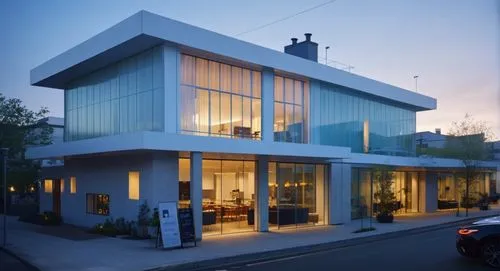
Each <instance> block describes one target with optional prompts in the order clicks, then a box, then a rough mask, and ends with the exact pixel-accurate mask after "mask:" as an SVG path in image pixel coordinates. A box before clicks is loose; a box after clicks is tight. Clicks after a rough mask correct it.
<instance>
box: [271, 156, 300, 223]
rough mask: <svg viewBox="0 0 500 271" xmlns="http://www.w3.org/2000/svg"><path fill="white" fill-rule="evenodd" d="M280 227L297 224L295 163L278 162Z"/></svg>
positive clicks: (278, 212) (278, 218) (278, 221)
mask: <svg viewBox="0 0 500 271" xmlns="http://www.w3.org/2000/svg"><path fill="white" fill-rule="evenodd" d="M277 167H278V174H277V178H278V208H277V214H276V218H277V224H278V228H280V227H287V226H295V224H296V223H295V217H296V203H297V187H296V185H295V165H294V164H289V163H278V164H277Z"/></svg>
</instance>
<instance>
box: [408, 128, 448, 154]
mask: <svg viewBox="0 0 500 271" xmlns="http://www.w3.org/2000/svg"><path fill="white" fill-rule="evenodd" d="M447 137H448V136H447V135H443V134H441V129H439V128H437V129H436V132H434V133H433V132H429V131H426V132H418V133H416V134H415V139H416V143H417V149H428V148H437V149H442V148H444V146H445V143H446V139H447Z"/></svg>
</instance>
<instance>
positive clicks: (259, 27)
mask: <svg viewBox="0 0 500 271" xmlns="http://www.w3.org/2000/svg"><path fill="white" fill-rule="evenodd" d="M335 1H337V0H330V1H328V2H324V3H322V4H319V5H316V6H314V7H311V8H308V9H304V10H302V11H299V12H297V13H295V14H292V15H288V16H286V17H283V18H281V19H278V20H276V21H272V22H270V23H267V24H263V25H261V26H258V27H255V28H252V29H250V30H247V31H244V32H241V33H238V34H236V35H234V36H235V37H238V36H241V35H245V34H248V33H250V32H254V31H257V30H260V29H262V28H266V27H268V26H270V25H273V24H276V23H279V22H283V21H286V20H288V19H291V18H293V17H296V16H298V15H301V14H304V13H306V12H309V11H311V10H314V9H317V8H320V7H323V6H326V5H329V4H331V3H333V2H335Z"/></svg>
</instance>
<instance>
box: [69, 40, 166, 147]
mask: <svg viewBox="0 0 500 271" xmlns="http://www.w3.org/2000/svg"><path fill="white" fill-rule="evenodd" d="M163 70H164V68H163V53H162V48H161V47H157V48H153V49H150V50H147V51H145V52H143V53H141V54H138V55H135V56H132V57H129V58H127V59H124V60H121V61H119V62H117V63H115V64H113V65H110V66H107V67H105V68H103V69H100V70H98V71H96V72H93V73H91V74H89V75H86V76H84V77H82V78H80V79H78V80H76V81H74V82H72V83H71V84H70V87H69V88H68V89H66V90H65V92H64V98H65V107H64V121H65V129H64V130H65V140H66V141H73V140H80V139H86V138H93V137H100V136H108V135H116V134H121V133H128V132H135V131H163V130H164V87H163V86H164V78H163V77H164V72H163Z"/></svg>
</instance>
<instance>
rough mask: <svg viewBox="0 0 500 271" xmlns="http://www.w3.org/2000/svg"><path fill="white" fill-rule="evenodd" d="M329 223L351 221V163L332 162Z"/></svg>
mask: <svg viewBox="0 0 500 271" xmlns="http://www.w3.org/2000/svg"><path fill="white" fill-rule="evenodd" d="M329 175H330V176H329V181H330V183H329V187H328V188H329V193H328V196H329V200H328V202H329V205H330V206H329V214H328V217H329V223H328V224H332V225H334V224H343V223H349V222H350V221H351V164H344V163H332V164H330V174H329Z"/></svg>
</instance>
